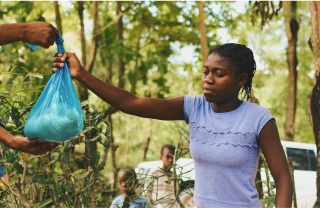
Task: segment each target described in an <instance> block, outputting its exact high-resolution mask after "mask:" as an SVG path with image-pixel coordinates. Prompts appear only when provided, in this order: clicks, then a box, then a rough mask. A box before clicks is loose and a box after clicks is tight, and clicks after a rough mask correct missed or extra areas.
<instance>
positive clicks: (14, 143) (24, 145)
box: [0, 126, 59, 155]
mask: <svg viewBox="0 0 320 208" xmlns="http://www.w3.org/2000/svg"><path fill="white" fill-rule="evenodd" d="M0 142H2V143H3V144H5V145H6V146H8V147H9V148H11V149H14V150H18V151H21V152H26V153H31V154H34V155H40V154H43V153H46V152H48V151H51V150H52V149H54V148H56V147H57V146H58V145H59V143H52V142H48V143H43V144H38V143H39V142H40V139H33V140H29V139H28V138H26V137H19V136H13V135H12V134H11V133H10V132H8V131H7V130H6V129H5V128H3V127H2V126H0Z"/></svg>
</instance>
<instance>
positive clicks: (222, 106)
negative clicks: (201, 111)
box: [212, 99, 243, 113]
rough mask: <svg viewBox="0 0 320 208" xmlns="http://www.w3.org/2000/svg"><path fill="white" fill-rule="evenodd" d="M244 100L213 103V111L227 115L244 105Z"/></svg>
mask: <svg viewBox="0 0 320 208" xmlns="http://www.w3.org/2000/svg"><path fill="white" fill-rule="evenodd" d="M242 102H243V101H242V100H239V99H237V100H233V101H232V102H230V101H229V102H224V103H212V110H213V112H215V113H225V112H230V111H234V110H236V109H237V108H239V106H240V105H241V104H242Z"/></svg>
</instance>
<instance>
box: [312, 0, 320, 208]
mask: <svg viewBox="0 0 320 208" xmlns="http://www.w3.org/2000/svg"><path fill="white" fill-rule="evenodd" d="M309 7H310V11H311V25H312V33H311V39H310V47H311V50H312V52H313V54H314V59H315V73H314V74H315V77H314V86H313V89H312V91H311V95H310V100H309V117H310V121H311V125H312V130H313V134H314V139H315V143H316V145H317V158H318V159H317V205H316V207H319V205H320V154H319V151H320V2H319V1H311V2H309Z"/></svg>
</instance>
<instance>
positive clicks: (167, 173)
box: [144, 144, 176, 208]
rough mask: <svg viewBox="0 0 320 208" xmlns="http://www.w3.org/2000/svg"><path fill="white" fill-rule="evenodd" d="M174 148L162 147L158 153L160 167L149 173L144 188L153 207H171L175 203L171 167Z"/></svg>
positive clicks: (169, 146) (169, 145) (170, 146)
mask: <svg viewBox="0 0 320 208" xmlns="http://www.w3.org/2000/svg"><path fill="white" fill-rule="evenodd" d="M175 150H176V148H175V146H173V145H171V144H166V145H163V146H162V148H161V151H160V160H161V161H162V167H159V169H158V170H155V171H153V172H152V173H151V177H150V178H149V180H148V181H147V183H146V184H145V186H144V189H145V190H146V191H147V195H148V199H149V201H150V203H151V204H152V205H154V207H159V208H161V207H173V205H174V202H175V195H174V183H175V180H174V178H173V172H172V170H171V169H172V165H173V158H174V154H175Z"/></svg>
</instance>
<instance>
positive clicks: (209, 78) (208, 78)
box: [203, 73, 214, 83]
mask: <svg viewBox="0 0 320 208" xmlns="http://www.w3.org/2000/svg"><path fill="white" fill-rule="evenodd" d="M203 81H204V82H208V83H211V82H214V78H213V76H212V74H211V73H209V74H206V75H204V78H203Z"/></svg>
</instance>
